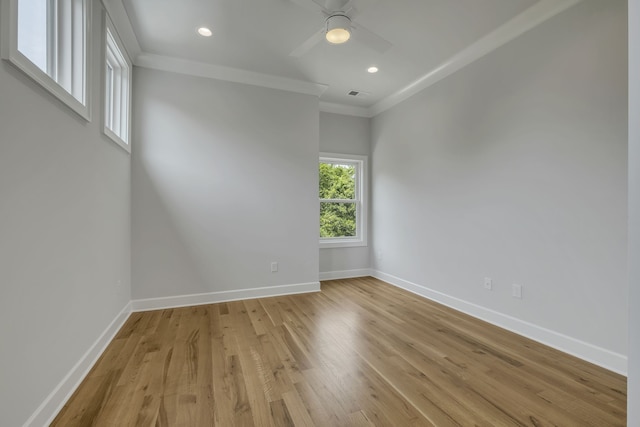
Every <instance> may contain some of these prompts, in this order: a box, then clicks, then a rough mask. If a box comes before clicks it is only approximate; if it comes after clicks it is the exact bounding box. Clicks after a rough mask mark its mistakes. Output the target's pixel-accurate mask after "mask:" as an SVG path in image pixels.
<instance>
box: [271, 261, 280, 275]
mask: <svg viewBox="0 0 640 427" xmlns="http://www.w3.org/2000/svg"><path fill="white" fill-rule="evenodd" d="M277 271H278V263H277V262H276V261H274V262H272V263H271V272H272V273H276V272H277Z"/></svg>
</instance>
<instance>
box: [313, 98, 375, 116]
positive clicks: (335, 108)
mask: <svg viewBox="0 0 640 427" xmlns="http://www.w3.org/2000/svg"><path fill="white" fill-rule="evenodd" d="M320 111H322V112H324V113H335V114H342V115H344V116H356V117H367V118H369V117H371V116H370V115H369V109H368V108H367V107H357V106H355V105H346V104H336V103H333V102H323V101H320Z"/></svg>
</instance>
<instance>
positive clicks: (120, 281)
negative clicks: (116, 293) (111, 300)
mask: <svg viewBox="0 0 640 427" xmlns="http://www.w3.org/2000/svg"><path fill="white" fill-rule="evenodd" d="M121 286H122V280H120V279H118V280H116V288H119V287H121Z"/></svg>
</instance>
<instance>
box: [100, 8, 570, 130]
mask: <svg viewBox="0 0 640 427" xmlns="http://www.w3.org/2000/svg"><path fill="white" fill-rule="evenodd" d="M580 1H582V0H539V1H538V2H537V3H536V4H534V5H533V6H531V7H530V8H528V9H526V10H525V11H523V12H522V13H520V14H519V15H517V16H516V17H514V18H513V19H511V20H510V21H508V22H506V23H505V24H503V25H501V26H500V27H498V28H497V29H495V30H494V31H492V32H491V33H489V34H487V35H486V36H484V37H482V38H481V39H479V40H477V41H476V42H475V43H473V44H471V45H469V46H468V47H466V48H465V49H463V50H462V51H460V52H458V53H457V54H456V55H454V56H452V57H451V58H449V59H448V60H447V61H445V62H443V63H442V64H440V65H439V66H437V67H436V68H434V69H433V70H430V71H429V72H428V73H426V74H424V75H423V76H422V77H420V78H418V79H417V80H415V81H413V82H412V83H410V84H408V85H407V86H405V87H403V88H402V89H400V90H398V91H397V92H394V93H393V94H391V95H389V96H387V97H386V98H384V99H382V100H380V101H378V102H377V103H375V104H373V105H371V106H369V107H360V106H354V105H346V104H337V103H331V102H320V111H323V112H328V113H336V114H343V115H349V116H357V117H367V118H371V117H375V116H377V115H378V114H380V113H382V112H384V111H386V110H388V109H390V108H392V107H394V106H396V105H398V104H399V103H401V102H402V101H405V100H406V99H408V98H410V97H412V96H413V95H415V94H417V93H419V92H421V91H423V90H424V89H426V88H428V87H429V86H431V85H433V84H435V83H437V82H439V81H440V80H442V79H444V78H446V77H448V76H450V75H451V74H453V73H455V72H456V71H458V70H460V69H462V68H464V67H466V66H467V65H469V64H471V63H472V62H474V61H476V60H477V59H480V58H481V57H483V56H485V55H487V54H488V53H490V52H492V51H494V50H496V49H497V48H499V47H500V46H503V45H504V44H506V43H508V42H510V41H511V40H513V39H515V38H516V37H518V36H520V35H522V34H523V33H525V32H527V31H529V30H530V29H532V28H534V27H536V26H537V25H540V24H541V23H543V22H544V21H546V20H548V19H549V18H551V17H553V16H555V15H557V14H559V13H560V12H563V11H564V10H566V9H568V8H570V7H571V6H573V5H575V4H577V3H579V2H580ZM102 4H103V5H104V7H105V9H106V10H107V13H108V14H109V16H110V18H111V20H112V21H113V24H114V26H115V27H116V31H117V32H118V35H119V36H120V38H121V39H122V41H123V42H124V44H125V48H126V49H127V53H128V54H129V56H130V58H133V63H134V64H135V65H137V66H139V67H145V68H151V69H156V70H161V71H170V72H174V73H180V74H187V75H192V76H198V77H207V78H213V79H217V80H225V81H230V82H235V83H244V84H249V85H253V86H262V87H268V88H271V89H280V90H285V91H289V92H296V93H302V94H307V95H315V96H318V97H319V96H321V95H322V94H323V93H324V92H325V91H326V90H327V88H328V86H327V85H323V84H319V83H313V82H307V81H302V80H295V79H290V78H286V77H280V76H274V75H269V74H262V73H257V72H254V71H248V70H242V69H236V68H231V67H223V66H219V65H213V64H207V63H203V62H197V61H190V60H185V59H179V58H174V57H168V56H162V55H155V54H149V53H146V52H143V51H142V49H141V47H140V44H139V43H138V39H137V38H136V35H135V31H134V30H133V27H132V25H131V22H130V20H129V16H128V15H127V12H126V9H125V8H124V5H123V4H122V0H102Z"/></svg>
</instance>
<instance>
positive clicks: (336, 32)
mask: <svg viewBox="0 0 640 427" xmlns="http://www.w3.org/2000/svg"><path fill="white" fill-rule="evenodd" d="M325 37H326V39H327V41H328V42H329V43H331V44H342V43H346V42H347V41H348V40H349V39H350V38H351V33H350V32H349V31H348V30H347V29H345V28H334V29H333V30H331V31H327V34H326V36H325Z"/></svg>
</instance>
